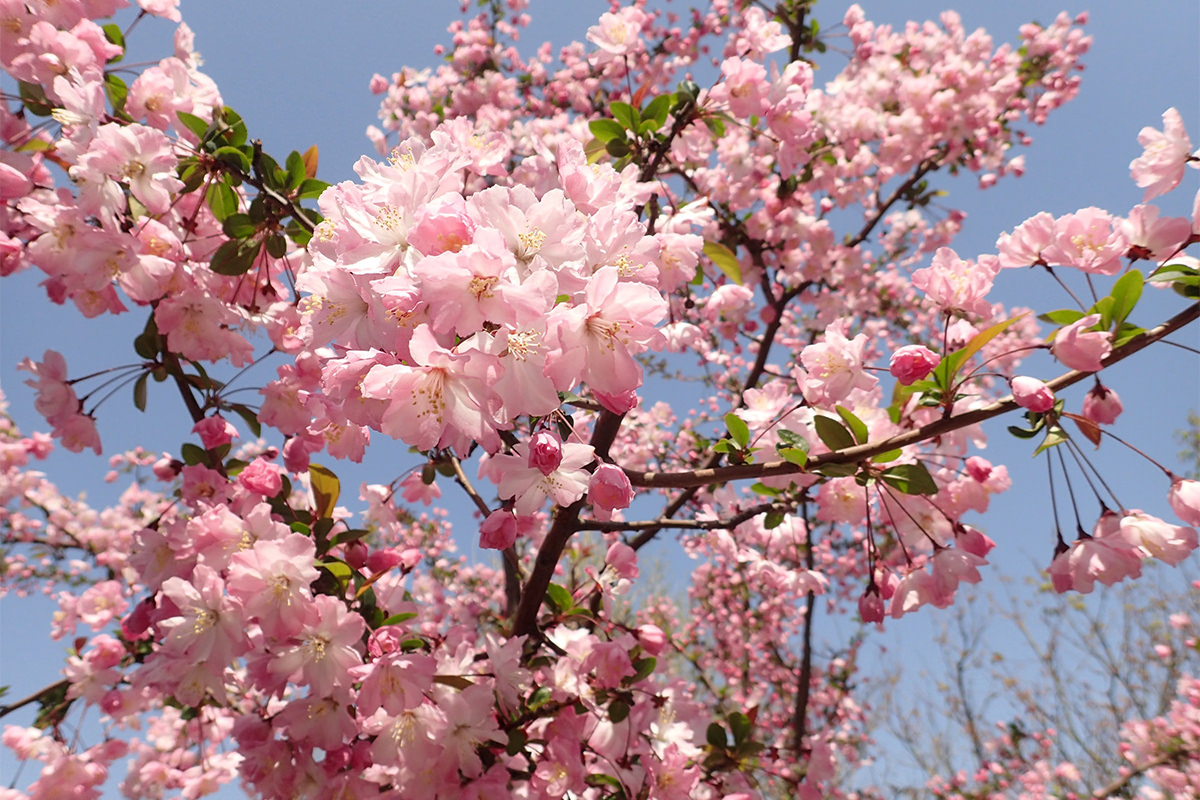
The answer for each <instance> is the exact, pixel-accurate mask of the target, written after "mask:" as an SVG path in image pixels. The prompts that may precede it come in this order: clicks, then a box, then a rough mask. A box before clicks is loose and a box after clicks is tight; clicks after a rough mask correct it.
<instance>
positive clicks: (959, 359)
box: [938, 312, 1028, 389]
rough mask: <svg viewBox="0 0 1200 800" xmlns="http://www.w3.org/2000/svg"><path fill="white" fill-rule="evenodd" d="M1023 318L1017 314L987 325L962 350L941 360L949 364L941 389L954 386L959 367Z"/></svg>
mask: <svg viewBox="0 0 1200 800" xmlns="http://www.w3.org/2000/svg"><path fill="white" fill-rule="evenodd" d="M1026 313H1028V312H1026ZM1024 316H1025V314H1018V315H1017V316H1015V317H1013V318H1012V319H1006V320H1001V321H1000V322H997V323H996V324H994V325H989V326H988V327H987V328H984V329H983V330H981V331H980V332H979V333H977V334H975V335H974V336H973V337H972V338H971V341H969V342H967V344H966V346H965V347H963V349H961V350H956V351H955V352H953V353H951V354H950V355H949V356H947V357H946V358H945V359H943V362H949V364H948V366H947V372H946V382H945V383H944V384H943V388H947V389H948V388H950V387H951V386H953V385H954V378H955V376H956V374H957V372H958V369H959V367H961V366H962V365H963V364H965V363H967V361H969V360H970V359H971V356H973V355H975V354H976V353H978V352H979V351H980V350H982V349H983V346H984V345H985V344H987V343H988V342H990V341H991V340H992V339H995V338H996V337H997V336H999V335H1000V334H1001V333H1003V332H1004V331H1005V330H1007V329H1008V328H1009V327H1010V326H1011V325H1013V324H1015V323H1016V322H1018V321H1020V320H1021V319H1022V318H1024ZM938 366H939V367H941V366H942V365H941V364H939V365H938Z"/></svg>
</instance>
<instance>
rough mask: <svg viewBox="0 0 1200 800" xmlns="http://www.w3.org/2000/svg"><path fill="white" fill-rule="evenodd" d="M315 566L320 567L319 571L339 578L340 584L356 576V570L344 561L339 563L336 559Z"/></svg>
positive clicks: (318, 562) (317, 563)
mask: <svg viewBox="0 0 1200 800" xmlns="http://www.w3.org/2000/svg"><path fill="white" fill-rule="evenodd" d="M315 566H316V567H318V568H319V569H323V570H325V571H326V572H328V573H329V574H330V575H332V576H333V577H335V578H337V579H338V581H339V582H342V583H344V582H345V581H348V580H350V578H351V577H352V576H353V575H354V570H352V569H350V565H349V564H347V563H346V562H344V561H339V560H337V559H334V558H331V559H329V560H326V561H317V562H316V564H315Z"/></svg>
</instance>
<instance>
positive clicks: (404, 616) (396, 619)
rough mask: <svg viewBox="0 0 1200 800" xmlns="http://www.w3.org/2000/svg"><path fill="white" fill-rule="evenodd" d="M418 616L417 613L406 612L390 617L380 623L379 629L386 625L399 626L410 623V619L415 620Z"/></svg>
mask: <svg viewBox="0 0 1200 800" xmlns="http://www.w3.org/2000/svg"><path fill="white" fill-rule="evenodd" d="M416 616H417V612H415V611H404V612H402V613H400V614H392V615H391V616H390V617H388V618H387V619H385V620H383V621H382V622H380V623H379V627H381V628H382V627H384V626H385V625H399V624H400V623H401V622H408V621H409V620H410V619H414V618H415V617H416Z"/></svg>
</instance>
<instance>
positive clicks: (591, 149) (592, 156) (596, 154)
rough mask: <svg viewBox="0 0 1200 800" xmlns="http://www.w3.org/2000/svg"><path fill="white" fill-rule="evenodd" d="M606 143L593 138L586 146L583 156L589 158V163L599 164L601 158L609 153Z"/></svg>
mask: <svg viewBox="0 0 1200 800" xmlns="http://www.w3.org/2000/svg"><path fill="white" fill-rule="evenodd" d="M604 144H605V142H604V141H603V140H601V139H597V138H596V137H592V138H591V139H590V140H589V141H588V143H587V144H586V145H584V146H583V155H584V156H585V157H586V158H587V163H589V164H597V163H599V161H600V158H601V157H602V156H603V155H604V154H605V153H606V152H608V151H607V150H606V149H605V147H604Z"/></svg>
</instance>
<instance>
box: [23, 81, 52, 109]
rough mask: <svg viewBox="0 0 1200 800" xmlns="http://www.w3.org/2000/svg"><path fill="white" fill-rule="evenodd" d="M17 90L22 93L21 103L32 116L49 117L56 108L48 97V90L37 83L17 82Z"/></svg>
mask: <svg viewBox="0 0 1200 800" xmlns="http://www.w3.org/2000/svg"><path fill="white" fill-rule="evenodd" d="M17 89H18V91H20V93H21V102H22V103H24V105H25V108H26V109H27V110H28V111H29V113H30V114H33V115H34V116H38V117H48V116H50V112H51V111H53V110H54V106H53V105H52V104H51V103H50V101H49V99H47V97H46V90H45V89H43V88H42V87H41V86H39V85H38V84H36V83H26V82H25V81H17Z"/></svg>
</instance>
